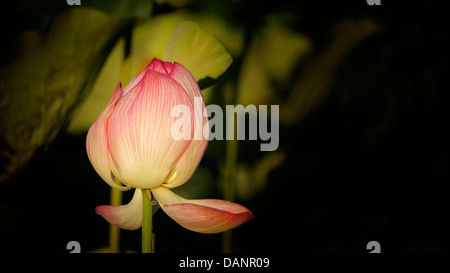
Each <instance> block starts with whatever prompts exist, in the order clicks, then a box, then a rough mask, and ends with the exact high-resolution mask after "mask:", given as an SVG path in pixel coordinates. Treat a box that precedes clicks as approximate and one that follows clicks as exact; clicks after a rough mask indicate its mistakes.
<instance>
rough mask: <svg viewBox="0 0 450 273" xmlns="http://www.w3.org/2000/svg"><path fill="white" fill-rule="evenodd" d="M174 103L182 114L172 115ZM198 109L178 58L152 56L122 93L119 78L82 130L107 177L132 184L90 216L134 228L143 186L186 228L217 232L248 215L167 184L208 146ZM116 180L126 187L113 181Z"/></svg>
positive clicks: (198, 97) (178, 181)
mask: <svg viewBox="0 0 450 273" xmlns="http://www.w3.org/2000/svg"><path fill="white" fill-rule="evenodd" d="M177 109H183V112H184V113H185V114H181V115H179V113H178V110H177ZM186 109H187V111H184V110H186ZM204 111H205V103H204V101H203V99H202V94H201V92H200V88H199V87H198V85H197V82H196V81H195V79H194V77H193V76H192V75H191V73H190V72H189V71H188V70H187V69H186V68H185V67H184V66H182V65H181V64H179V63H177V62H174V63H173V64H172V63H171V62H163V61H161V60H158V59H156V58H155V59H153V60H152V62H151V63H150V64H149V65H148V66H147V68H146V69H145V70H144V71H143V72H142V73H141V74H139V75H138V76H136V77H135V78H134V79H133V80H131V81H130V82H129V83H128V85H127V86H126V87H125V88H124V89H123V91H122V88H121V84H120V83H119V85H118V86H117V88H116V90H115V91H114V94H113V95H112V97H111V100H110V101H109V103H108V105H107V106H106V109H105V110H104V111H103V112H102V113H101V114H100V116H99V117H98V119H97V121H96V122H95V123H94V124H93V125H92V127H91V128H90V129H89V132H88V135H87V140H86V148H87V153H88V156H89V160H90V161H91V163H92V165H93V166H94V169H95V170H96V171H97V173H98V174H99V175H100V176H101V177H102V178H103V180H105V181H106V183H108V184H109V185H110V186H111V187H114V188H116V189H119V190H129V189H131V188H136V190H135V193H134V195H133V199H132V200H131V201H130V203H128V204H126V205H122V206H109V205H104V206H99V207H97V209H96V212H97V214H99V215H101V216H103V217H104V218H105V219H106V220H107V221H108V222H110V223H111V224H114V225H116V226H118V227H120V228H124V229H130V230H132V229H138V228H139V227H140V226H141V225H142V198H143V196H142V192H141V190H139V189H150V190H151V191H152V193H153V195H154V197H155V198H156V200H158V202H159V203H160V204H161V207H162V209H163V210H164V211H165V212H166V213H167V215H169V216H170V217H172V219H174V220H175V221H176V222H177V223H179V224H180V225H181V226H183V227H185V228H187V229H189V230H193V231H196V232H201V233H217V232H222V231H225V230H228V229H231V228H235V227H237V226H239V225H242V224H243V223H245V222H247V221H249V220H251V219H252V218H253V214H252V213H251V212H250V211H249V210H248V209H246V208H245V207H243V206H241V205H238V204H235V203H232V202H228V201H223V200H216V199H203V200H190V199H184V198H182V197H180V196H178V195H176V194H175V193H173V192H172V191H170V190H169V188H174V187H178V186H180V185H182V184H183V183H185V182H186V181H187V180H188V179H189V178H190V177H191V176H192V174H193V173H194V171H195V169H196V168H197V166H198V164H199V162H200V160H201V158H202V157H203V154H204V152H205V149H206V146H207V144H208V136H207V135H204V134H202V133H203V128H204V127H206V128H207V126H208V119H207V117H206V115H205V116H204V115H203V113H204ZM174 114H175V115H174ZM177 124H183V132H182V133H181V132H179V133H180V134H181V135H174V131H175V134H177V132H176V131H177V130H176V128H179V127H177V126H176V125H177ZM184 127H188V128H184ZM174 128H175V130H174ZM184 129H186V130H184ZM186 134H187V135H186ZM115 178H117V179H118V180H119V181H120V182H122V183H123V184H124V185H125V186H119V185H117V184H116V183H115V182H114V179H115Z"/></svg>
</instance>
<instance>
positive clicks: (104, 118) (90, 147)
mask: <svg viewBox="0 0 450 273" xmlns="http://www.w3.org/2000/svg"><path fill="white" fill-rule="evenodd" d="M121 86H122V84H121V83H120V82H119V84H118V85H117V87H116V90H115V91H114V93H113V95H112V97H111V99H110V100H109V102H108V105H107V106H106V108H105V110H103V112H102V113H101V114H100V116H99V117H98V119H97V121H95V122H94V124H93V125H92V126H91V128H90V129H89V132H88V134H87V137H86V151H87V154H88V157H89V160H90V161H91V164H92V166H93V167H94V169H95V171H96V172H97V173H98V174H99V175H100V177H101V178H103V180H105V182H106V183H108V184H109V185H110V186H111V187H113V188H115V189H118V190H128V189H130V188H131V187H123V186H119V185H117V184H116V183H114V178H113V176H112V173H111V167H110V159H109V157H110V155H109V148H108V137H107V133H106V127H107V123H108V119H109V117H110V116H111V114H112V113H113V111H114V107H115V105H116V104H117V102H118V101H119V99H120V97H121V95H122V88H121Z"/></svg>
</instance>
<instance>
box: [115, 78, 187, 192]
mask: <svg viewBox="0 0 450 273" xmlns="http://www.w3.org/2000/svg"><path fill="white" fill-rule="evenodd" d="M145 71H146V72H145V75H144V76H143V77H142V79H141V82H139V83H138V84H137V85H135V86H134V88H133V89H132V90H130V91H129V92H128V93H127V94H125V95H124V96H123V97H122V99H121V101H120V103H118V104H117V106H116V109H115V111H114V113H113V114H112V115H111V117H110V119H109V122H108V128H107V129H108V143H109V149H110V153H111V158H112V160H113V162H114V165H115V168H116V171H115V172H114V175H116V176H117V177H118V178H119V180H120V181H121V182H123V183H125V184H127V185H130V186H132V187H134V188H141V189H151V188H155V187H157V186H159V185H160V184H161V183H162V182H164V180H165V179H166V178H167V176H168V175H169V174H170V173H171V171H172V170H173V168H174V167H175V165H176V164H177V162H178V161H179V160H180V158H181V156H182V155H183V154H184V152H185V151H186V149H187V148H188V146H189V144H190V143H191V139H192V138H191V139H180V140H175V139H174V137H173V136H172V134H171V129H172V126H173V124H174V123H175V122H177V121H178V119H187V120H186V122H187V123H189V124H190V125H191V128H192V127H193V117H190V116H182V117H173V116H171V111H172V109H173V108H174V107H175V106H178V105H184V106H186V107H187V108H188V109H189V110H190V112H192V111H193V105H192V102H191V100H190V98H189V96H188V95H187V93H186V91H185V90H184V89H183V88H182V87H181V86H180V85H179V84H178V83H177V82H175V81H174V80H173V79H171V78H170V77H168V76H165V75H163V74H161V73H159V72H156V71H152V70H145ZM192 135H193V133H192Z"/></svg>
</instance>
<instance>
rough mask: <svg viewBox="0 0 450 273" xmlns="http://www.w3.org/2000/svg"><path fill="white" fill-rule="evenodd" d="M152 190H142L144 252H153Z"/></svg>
mask: <svg viewBox="0 0 450 273" xmlns="http://www.w3.org/2000/svg"><path fill="white" fill-rule="evenodd" d="M150 200H151V193H150V190H145V189H143V190H142V253H153V252H154V251H153V235H152V203H151V201H150Z"/></svg>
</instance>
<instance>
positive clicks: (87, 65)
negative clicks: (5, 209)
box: [0, 8, 131, 182]
mask: <svg viewBox="0 0 450 273" xmlns="http://www.w3.org/2000/svg"><path fill="white" fill-rule="evenodd" d="M130 23H131V21H130V20H128V19H123V18H119V17H112V16H109V15H106V14H105V13H102V12H99V11H96V10H92V9H85V8H73V9H70V10H68V11H65V12H63V13H61V14H60V15H58V16H57V17H56V18H55V19H54V21H53V23H52V24H51V27H50V29H49V30H48V32H47V33H46V34H45V35H42V34H40V33H38V32H34V31H28V32H24V33H22V34H21V35H20V36H19V38H18V41H17V45H18V47H17V49H18V50H17V52H18V55H17V56H16V58H15V59H13V60H12V61H10V62H9V63H6V64H2V65H1V67H0V173H1V174H0V182H2V181H4V180H7V179H8V178H9V177H10V176H11V175H12V174H14V173H15V172H17V171H18V170H20V169H21V167H22V166H23V165H24V164H25V163H26V162H27V161H28V160H29V159H30V158H31V157H32V156H33V154H34V153H35V151H36V150H37V149H38V148H39V147H41V146H42V145H45V144H48V143H49V142H50V141H52V140H53V139H54V138H55V136H56V135H57V134H58V132H59V131H60V129H61V128H62V127H63V126H64V125H65V124H66V122H67V118H68V116H70V114H71V112H72V111H73V109H74V108H75V107H76V105H77V104H78V103H79V102H80V101H81V100H82V99H83V98H84V96H85V95H86V94H85V93H87V92H88V91H89V90H90V89H91V87H92V84H93V82H94V80H95V78H96V77H97V74H98V72H99V70H100V68H101V66H102V64H103V62H104V61H105V58H106V56H107V54H108V53H109V51H110V49H111V48H112V46H113V45H114V43H115V42H116V41H117V39H118V37H119V35H120V34H121V33H122V32H123V30H124V29H126V28H127V26H128V25H129V24H130Z"/></svg>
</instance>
